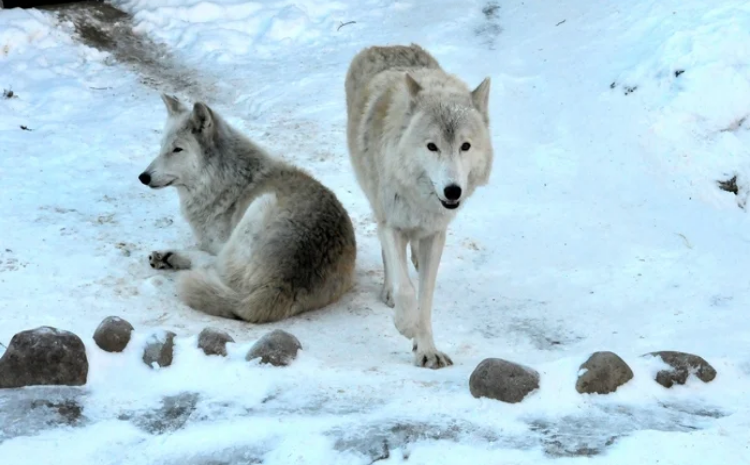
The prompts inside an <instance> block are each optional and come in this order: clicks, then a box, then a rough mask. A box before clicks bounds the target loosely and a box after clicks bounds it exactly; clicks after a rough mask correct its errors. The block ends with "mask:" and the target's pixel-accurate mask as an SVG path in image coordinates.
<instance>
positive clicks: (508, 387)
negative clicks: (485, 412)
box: [469, 358, 539, 404]
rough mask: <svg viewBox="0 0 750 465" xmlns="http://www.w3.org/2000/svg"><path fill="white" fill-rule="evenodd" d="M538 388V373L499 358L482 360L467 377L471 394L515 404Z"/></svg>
mask: <svg viewBox="0 0 750 465" xmlns="http://www.w3.org/2000/svg"><path fill="white" fill-rule="evenodd" d="M538 388H539V373H538V372H537V371H536V370H534V369H532V368H529V367H527V366H523V365H519V364H517V363H513V362H509V361H507V360H502V359H499V358H488V359H485V360H483V361H482V362H481V363H480V364H479V365H477V367H476V368H475V369H474V372H473V373H472V374H471V377H469V390H470V391H471V395H472V396H474V397H476V398H480V397H488V398H490V399H496V400H499V401H502V402H508V403H511V404H515V403H517V402H521V401H522V400H523V399H524V398H525V397H526V396H527V395H528V394H529V393H530V392H531V391H533V390H535V389H538Z"/></svg>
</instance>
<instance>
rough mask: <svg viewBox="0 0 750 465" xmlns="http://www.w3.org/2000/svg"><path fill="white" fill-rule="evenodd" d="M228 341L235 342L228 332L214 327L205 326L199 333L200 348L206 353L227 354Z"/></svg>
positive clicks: (223, 355) (224, 355)
mask: <svg viewBox="0 0 750 465" xmlns="http://www.w3.org/2000/svg"><path fill="white" fill-rule="evenodd" d="M227 342H234V339H233V338H232V336H230V335H229V334H228V333H227V332H225V331H221V330H219V329H214V328H204V329H203V331H201V333H200V334H199V335H198V348H199V349H202V350H203V353H204V354H206V355H221V356H222V357H226V356H227Z"/></svg>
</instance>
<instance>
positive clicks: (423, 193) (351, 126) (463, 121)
mask: <svg viewBox="0 0 750 465" xmlns="http://www.w3.org/2000/svg"><path fill="white" fill-rule="evenodd" d="M346 92H347V111H348V130H347V133H348V143H349V153H350V156H351V161H352V165H353V167H354V171H355V173H356V175H357V180H358V181H359V184H360V186H361V187H362V189H363V191H364V192H365V194H366V195H367V198H368V200H369V201H370V205H371V206H372V209H373V211H374V213H375V217H376V218H377V221H378V235H379V238H380V243H381V246H382V254H383V261H384V267H385V279H384V283H383V292H382V298H383V300H384V301H385V302H386V303H387V304H388V305H389V306H393V307H395V316H394V323H395V325H396V328H397V329H398V331H399V332H400V333H401V334H403V335H404V336H406V337H407V338H409V339H412V340H413V344H414V352H415V358H414V360H415V363H416V364H417V365H419V366H426V367H430V368H440V367H443V366H447V365H451V364H452V361H451V359H450V357H448V356H447V355H446V354H444V353H443V352H441V351H439V350H438V349H437V348H436V345H435V341H434V338H433V334H432V304H433V295H434V290H435V281H436V278H437V270H438V267H439V265H440V259H441V257H442V252H443V247H444V245H445V236H446V231H447V229H448V225H449V224H450V222H451V221H452V220H453V218H454V217H455V216H456V213H457V212H458V210H459V209H460V208H461V207H462V206H463V205H464V203H465V201H466V200H467V199H468V198H469V197H470V196H471V194H472V193H473V192H474V190H475V189H476V187H478V186H481V185H484V184H486V183H487V182H488V180H489V175H490V171H491V167H492V156H493V153H492V143H491V140H490V135H489V129H488V121H489V118H488V115H487V99H488V95H489V79H486V80H485V81H483V82H482V83H481V84H480V85H479V86H478V87H477V88H476V89H475V90H474V91H470V90H469V89H468V88H467V87H466V85H465V84H464V83H463V82H462V81H460V80H459V79H458V78H456V77H455V76H452V75H449V74H447V73H445V72H444V71H443V70H442V69H441V68H440V66H439V65H438V63H437V61H436V60H435V59H434V58H433V57H432V56H430V55H429V54H428V53H427V52H426V51H424V50H423V49H421V48H420V47H418V46H416V45H412V46H410V47H402V46H395V47H371V48H369V49H366V50H364V51H362V52H360V53H359V54H358V55H357V56H356V57H355V58H354V60H353V61H352V64H351V65H350V67H349V71H348V73H347V79H346ZM466 144H468V145H466ZM466 147H468V148H466ZM464 148H466V149H464ZM451 186H452V187H454V188H455V187H458V188H460V190H461V195H460V197H459V198H458V201H456V199H448V198H447V197H446V194H445V189H446V188H448V187H451ZM451 207H452V208H451ZM410 243H411V250H412V262H413V263H414V265H415V267H417V269H418V271H419V294H418V295H417V293H416V291H415V289H414V285H413V284H412V282H411V280H410V279H409V274H408V268H407V259H406V247H407V245H408V244H410Z"/></svg>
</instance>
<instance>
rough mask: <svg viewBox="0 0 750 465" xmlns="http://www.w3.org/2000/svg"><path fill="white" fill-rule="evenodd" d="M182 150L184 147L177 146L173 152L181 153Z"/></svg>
mask: <svg viewBox="0 0 750 465" xmlns="http://www.w3.org/2000/svg"><path fill="white" fill-rule="evenodd" d="M180 152H182V149H181V148H180V147H175V148H174V150H172V153H180Z"/></svg>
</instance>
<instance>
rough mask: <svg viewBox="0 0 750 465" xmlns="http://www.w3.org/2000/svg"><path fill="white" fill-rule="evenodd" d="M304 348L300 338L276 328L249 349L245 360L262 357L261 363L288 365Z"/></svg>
mask: <svg viewBox="0 0 750 465" xmlns="http://www.w3.org/2000/svg"><path fill="white" fill-rule="evenodd" d="M301 348H302V345H301V344H300V342H299V340H298V339H297V338H296V337H294V336H293V335H291V334H289V333H287V332H286V331H284V330H281V329H276V330H274V331H271V332H270V333H268V334H266V335H265V336H263V337H262V338H260V339H259V340H258V342H256V343H255V344H253V346H252V347H251V348H250V351H248V353H247V356H246V357H245V360H254V359H256V358H260V363H270V364H271V365H273V366H286V365H289V364H290V363H292V361H293V360H294V359H296V358H297V351H298V350H299V349H301Z"/></svg>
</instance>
